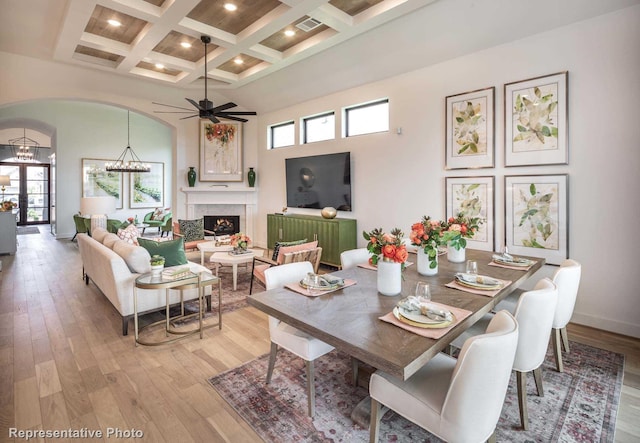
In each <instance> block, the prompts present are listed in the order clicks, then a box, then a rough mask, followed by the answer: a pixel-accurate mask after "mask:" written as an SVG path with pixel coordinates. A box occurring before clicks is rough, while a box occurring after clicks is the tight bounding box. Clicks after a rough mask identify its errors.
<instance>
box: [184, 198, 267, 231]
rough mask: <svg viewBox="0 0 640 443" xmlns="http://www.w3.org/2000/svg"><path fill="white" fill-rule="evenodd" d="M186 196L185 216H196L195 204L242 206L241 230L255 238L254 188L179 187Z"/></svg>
mask: <svg viewBox="0 0 640 443" xmlns="http://www.w3.org/2000/svg"><path fill="white" fill-rule="evenodd" d="M180 190H181V191H182V192H184V193H185V194H186V196H187V218H188V219H193V218H195V217H196V213H197V212H199V211H197V206H208V205H238V206H243V207H244V214H243V215H244V217H242V216H241V219H244V227H242V222H241V224H240V226H241V228H242V231H243V232H244V233H245V234H247V235H248V236H249V238H252V239H253V238H255V235H254V234H255V233H254V225H255V224H254V219H255V216H256V214H257V209H258V194H257V192H256V188H249V187H225V186H196V187H193V188H180Z"/></svg>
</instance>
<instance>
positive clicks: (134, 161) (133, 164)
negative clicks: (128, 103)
mask: <svg viewBox="0 0 640 443" xmlns="http://www.w3.org/2000/svg"><path fill="white" fill-rule="evenodd" d="M130 128H131V125H130V119H129V111H127V147H126V148H125V149H124V151H122V154H120V157H118V158H117V159H116V160H115V161H113V162H108V163H107V164H106V165H105V169H106V170H107V171H113V172H149V171H151V166H149V164H147V163H142V161H141V160H140V158H138V156H137V155H136V153H135V152H133V149H131V146H130V143H129V134H130Z"/></svg>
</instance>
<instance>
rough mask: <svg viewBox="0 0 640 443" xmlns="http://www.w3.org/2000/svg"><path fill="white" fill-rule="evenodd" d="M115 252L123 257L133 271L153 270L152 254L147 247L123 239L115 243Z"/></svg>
mask: <svg viewBox="0 0 640 443" xmlns="http://www.w3.org/2000/svg"><path fill="white" fill-rule="evenodd" d="M113 252H115V253H116V254H118V255H119V256H120V257H122V259H123V260H124V261H125V263H126V264H127V267H128V268H129V270H130V271H131V272H134V273H138V274H145V273H147V272H151V255H149V252H147V250H146V249H145V248H141V247H140V246H135V245H132V244H129V243H127V242H126V241H124V240H123V241H119V242H116V244H115V245H113Z"/></svg>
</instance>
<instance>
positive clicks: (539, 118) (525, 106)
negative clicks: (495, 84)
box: [504, 71, 569, 166]
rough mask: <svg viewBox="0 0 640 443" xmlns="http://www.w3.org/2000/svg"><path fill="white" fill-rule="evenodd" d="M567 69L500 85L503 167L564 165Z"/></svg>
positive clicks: (566, 142)
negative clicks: (502, 97)
mask: <svg viewBox="0 0 640 443" xmlns="http://www.w3.org/2000/svg"><path fill="white" fill-rule="evenodd" d="M568 76H569V73H568V72H566V71H565V72H559V73H557V74H551V75H546V76H544V77H536V78H532V79H529V80H523V81H519V82H514V83H507V84H506V85H504V110H505V112H504V116H505V117H504V118H505V122H504V128H505V136H504V140H505V143H504V146H505V166H526V165H566V164H568V163H569V149H568V139H569V137H568V133H569V132H568V127H567V123H568V120H567V84H568Z"/></svg>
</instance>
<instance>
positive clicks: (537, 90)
mask: <svg viewBox="0 0 640 443" xmlns="http://www.w3.org/2000/svg"><path fill="white" fill-rule="evenodd" d="M533 93H534V94H535V95H536V97H538V98H540V97H542V92H540V88H538V87H537V86H536V87H535V88H533Z"/></svg>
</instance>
